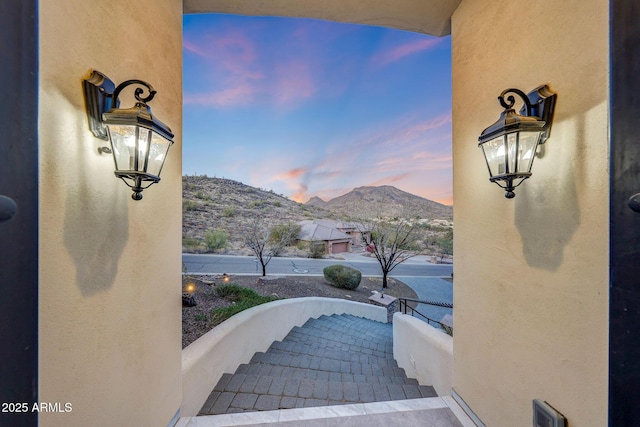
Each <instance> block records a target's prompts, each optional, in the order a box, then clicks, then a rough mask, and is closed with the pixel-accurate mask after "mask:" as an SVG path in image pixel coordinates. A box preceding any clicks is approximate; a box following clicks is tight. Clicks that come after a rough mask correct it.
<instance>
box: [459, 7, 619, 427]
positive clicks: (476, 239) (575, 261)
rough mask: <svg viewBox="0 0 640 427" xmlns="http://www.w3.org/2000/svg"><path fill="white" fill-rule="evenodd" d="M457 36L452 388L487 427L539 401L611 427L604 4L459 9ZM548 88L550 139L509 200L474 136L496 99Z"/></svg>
mask: <svg viewBox="0 0 640 427" xmlns="http://www.w3.org/2000/svg"><path fill="white" fill-rule="evenodd" d="M452 37H453V40H452V44H453V139H454V141H453V157H454V206H455V224H456V234H455V241H454V254H455V258H454V271H455V282H454V303H455V311H454V316H455V319H454V323H455V325H456V328H455V334H454V389H455V390H456V391H457V392H458V393H459V394H460V396H461V397H462V398H463V399H465V401H466V402H467V404H468V405H469V406H470V407H471V408H472V409H473V410H474V411H475V412H476V414H477V415H478V416H479V417H480V418H481V419H482V420H483V421H484V422H485V423H486V425H488V426H492V427H500V426H504V427H511V426H527V425H531V417H532V409H531V401H532V399H534V398H541V399H543V400H546V401H548V402H549V403H550V404H551V405H552V406H554V407H555V408H556V409H557V410H559V411H560V412H562V413H564V415H565V416H566V417H567V418H568V420H569V424H570V425H571V426H574V427H581V426H604V425H607V381H608V375H607V352H608V351H607V345H608V342H607V329H608V311H607V310H608V206H609V203H608V186H609V183H608V168H607V165H608V140H607V128H608V124H607V115H608V106H607V98H608V2H607V1H606V0H570V1H557V0H541V1H536V2H530V1H524V0H492V1H482V0H463V2H462V3H461V5H460V6H459V7H458V9H457V10H456V12H455V13H454V15H453V19H452ZM545 83H546V84H549V85H550V87H551V89H552V90H553V91H554V92H556V93H557V94H558V101H557V107H556V114H555V120H554V123H553V128H552V131H551V138H550V139H549V140H548V142H547V143H546V145H545V146H544V147H543V150H542V151H541V153H540V154H541V155H540V156H539V157H538V158H537V159H536V160H535V163H534V165H533V176H532V178H530V179H529V180H528V181H526V182H525V183H524V184H523V185H522V186H521V187H518V188H517V189H516V197H515V199H513V200H507V199H505V198H504V196H503V194H504V191H503V190H501V189H500V188H498V187H497V186H496V185H495V184H491V183H489V181H488V172H487V168H486V165H485V163H484V159H483V156H482V153H481V150H480V149H479V148H477V138H478V135H479V134H480V132H481V131H482V130H483V129H484V128H485V127H487V126H488V125H490V124H491V123H493V122H494V121H495V120H496V119H497V118H498V115H499V113H500V112H501V111H502V108H501V107H500V105H499V104H498V102H497V100H496V98H497V96H498V95H499V94H500V92H501V91H502V90H503V89H506V88H509V87H516V88H519V89H522V90H524V91H525V92H528V91H530V90H532V89H533V88H535V87H537V86H538V85H541V84H545Z"/></svg>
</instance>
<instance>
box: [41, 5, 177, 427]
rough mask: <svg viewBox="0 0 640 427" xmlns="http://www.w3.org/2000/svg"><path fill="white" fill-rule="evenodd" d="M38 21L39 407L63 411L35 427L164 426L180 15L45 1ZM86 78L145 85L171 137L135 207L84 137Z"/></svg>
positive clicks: (127, 99) (173, 401)
mask: <svg viewBox="0 0 640 427" xmlns="http://www.w3.org/2000/svg"><path fill="white" fill-rule="evenodd" d="M39 21H40V35H39V40H40V41H39V43H40V58H39V59H40V89H39V133H40V135H39V150H40V203H39V209H40V231H39V236H40V250H39V252H40V268H39V275H40V291H39V305H40V309H39V311H40V319H39V322H40V328H39V332H40V333H39V337H40V338H39V375H40V383H39V399H40V401H43V402H62V403H63V404H64V403H66V402H68V403H71V404H72V411H71V412H70V413H62V414H61V413H51V414H41V415H40V425H42V426H62V425H64V426H126V425H129V426H132V425H140V426H164V425H167V424H168V423H169V421H170V420H171V418H172V417H173V416H174V414H175V413H176V411H177V410H178V408H179V406H180V403H181V349H180V347H181V345H180V342H181V338H180V337H181V328H180V319H181V298H180V295H181V289H180V273H181V264H180V250H181V246H180V242H181V205H180V203H178V201H179V200H180V199H181V160H182V159H181V137H180V135H181V111H182V82H181V62H182V61H181V58H182V49H181V39H182V36H181V34H182V2H181V1H180V0H141V1H124V0H119V1H109V2H94V1H90V2H88V1H85V0H56V1H53V0H43V1H40V12H39ZM91 69H97V70H99V71H101V72H103V73H105V74H106V75H108V76H109V77H110V78H111V79H112V80H113V81H114V82H115V83H116V84H118V83H120V82H122V81H124V80H127V79H132V78H137V79H142V80H146V81H148V82H149V83H151V84H152V85H153V86H154V87H155V89H156V90H157V91H158V94H157V95H156V98H155V99H154V100H153V101H152V102H151V103H150V106H151V107H152V109H153V112H154V114H156V115H157V116H158V117H159V118H160V119H161V120H162V121H163V122H165V123H167V124H168V125H169V126H170V127H171V128H172V130H173V131H174V133H175V134H176V143H175V144H174V146H173V147H172V149H171V150H170V151H169V155H168V159H167V162H166V164H165V167H164V170H163V172H162V181H161V182H160V183H159V184H156V185H153V186H152V187H151V188H149V189H148V190H145V191H144V193H143V195H144V199H143V200H142V201H139V202H134V201H133V200H131V198H130V195H131V191H130V190H129V189H128V188H127V187H126V186H125V185H124V184H123V183H122V182H121V181H120V180H117V179H116V178H115V177H114V174H113V170H114V166H113V159H112V158H111V156H110V155H100V154H98V151H97V149H98V147H100V146H102V145H104V142H103V141H102V140H99V139H97V138H94V137H93V135H92V134H91V133H90V132H89V128H88V125H87V118H86V114H85V105H84V98H83V91H82V79H83V78H85V77H87V76H88V75H89V71H90V70H91ZM132 92H133V90H132V89H131V90H125V92H123V98H122V106H125V107H128V106H131V105H132V101H131V99H132V95H133V93H132Z"/></svg>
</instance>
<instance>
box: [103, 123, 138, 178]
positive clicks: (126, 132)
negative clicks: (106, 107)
mask: <svg viewBox="0 0 640 427" xmlns="http://www.w3.org/2000/svg"><path fill="white" fill-rule="evenodd" d="M107 129H108V130H109V140H110V141H111V148H112V150H113V158H114V160H115V162H116V170H120V171H134V170H136V169H137V168H136V149H135V147H136V131H137V126H132V125H109V126H107Z"/></svg>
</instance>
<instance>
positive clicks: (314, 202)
mask: <svg viewBox="0 0 640 427" xmlns="http://www.w3.org/2000/svg"><path fill="white" fill-rule="evenodd" d="M305 205H307V206H316V207H318V208H326V207H327V202H325V201H324V200H322V199H321V198H320V197H318V196H313V197H312V198H310V199H309V200H307V203H305Z"/></svg>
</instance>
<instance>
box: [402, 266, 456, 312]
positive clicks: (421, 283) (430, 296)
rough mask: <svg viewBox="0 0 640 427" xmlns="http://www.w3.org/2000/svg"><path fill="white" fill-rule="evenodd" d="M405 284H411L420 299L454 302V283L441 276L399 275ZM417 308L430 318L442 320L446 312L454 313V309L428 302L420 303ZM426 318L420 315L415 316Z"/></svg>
mask: <svg viewBox="0 0 640 427" xmlns="http://www.w3.org/2000/svg"><path fill="white" fill-rule="evenodd" d="M397 279H398V280H401V281H402V282H403V283H404V284H406V285H407V286H409V287H410V288H411V289H413V290H414V291H415V293H416V294H417V295H418V299H420V300H423V301H425V300H426V301H436V302H448V303H450V304H453V283H451V282H450V281H448V280H443V279H441V278H439V277H409V276H401V277H397ZM416 309H417V310H418V311H419V312H420V313H422V314H423V315H425V316H427V317H429V318H430V319H433V320H437V321H440V320H442V318H443V317H444V315H445V314H453V309H451V308H445V307H436V306H432V305H426V304H418V306H417V307H416ZM415 317H416V318H418V319H421V320H424V319H423V318H421V317H420V316H419V315H416V316H415Z"/></svg>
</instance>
